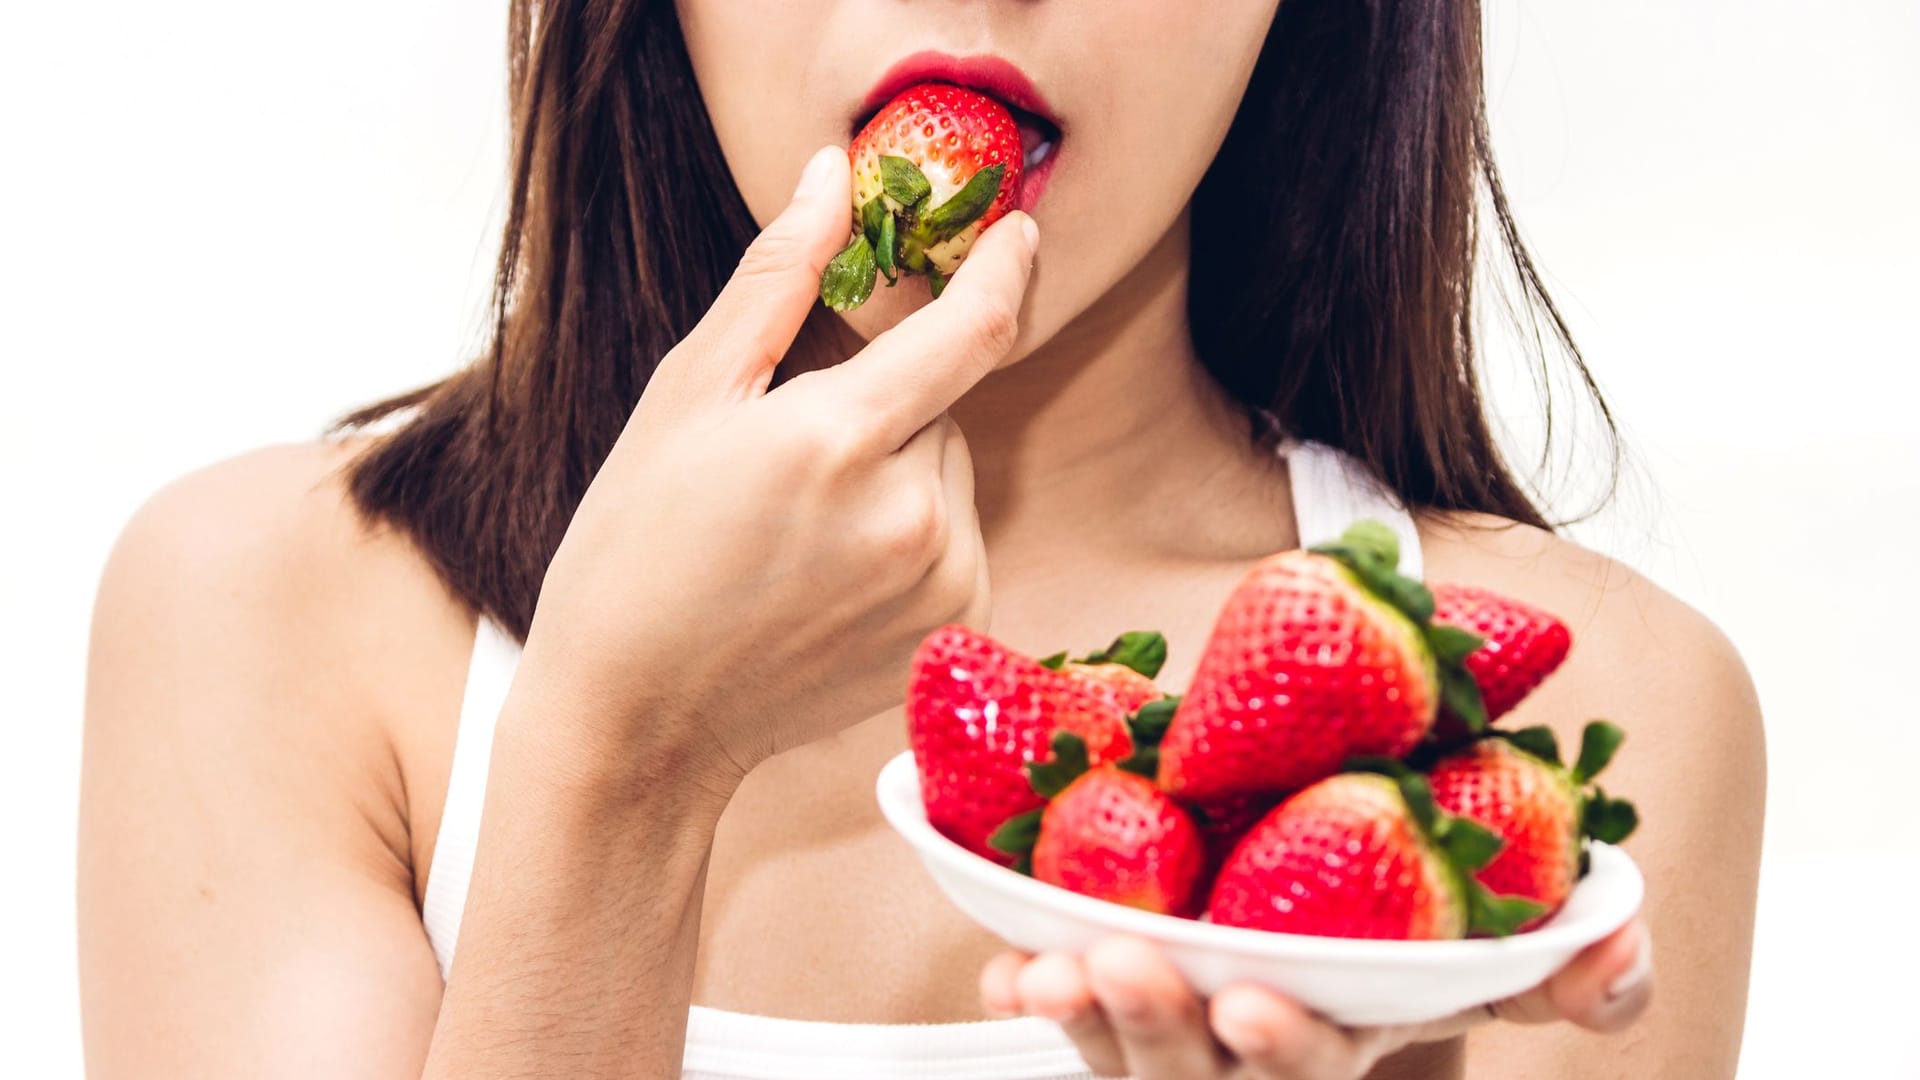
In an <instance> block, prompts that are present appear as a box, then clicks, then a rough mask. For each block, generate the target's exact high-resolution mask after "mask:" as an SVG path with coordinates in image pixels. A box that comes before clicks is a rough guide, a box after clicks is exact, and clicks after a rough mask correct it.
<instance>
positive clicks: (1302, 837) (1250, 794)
mask: <svg viewBox="0 0 1920 1080" xmlns="http://www.w3.org/2000/svg"><path fill="white" fill-rule="evenodd" d="M1398 561H1399V551H1398V544H1397V541H1396V540H1395V537H1394V535H1393V533H1392V531H1391V530H1389V529H1387V528H1386V527H1385V526H1383V525H1380V524H1378V523H1376V522H1361V523H1359V524H1357V525H1355V526H1354V527H1353V528H1351V529H1349V530H1348V531H1347V533H1346V535H1345V536H1343V537H1342V538H1341V539H1340V540H1339V541H1338V542H1337V543H1334V544H1329V545H1325V546H1322V547H1317V548H1314V549H1312V550H1308V551H1288V552H1282V553H1280V554H1277V555H1274V556H1271V557H1269V558H1267V559H1265V560H1263V561H1261V562H1260V563H1259V564H1258V565H1256V566H1255V567H1254V568H1253V570H1252V571H1250V572H1249V573H1248V574H1247V576H1246V578H1245V579H1244V580H1242V581H1241V582H1240V584H1239V586H1238V587H1237V588H1236V589H1235V590H1234V592H1233V594H1232V595H1231V596H1230V597H1229V598H1228V600H1227V603H1226V606H1225V608H1224V609H1223V610H1222V611H1221V613H1220V617H1219V619H1218V621H1217V622H1216V623H1215V625H1214V628H1213V633H1212V637H1211V638H1210V639H1209V640H1208V642H1207V646H1206V652H1205V653H1204V654H1203V655H1202V657H1201V659H1200V662H1199V666H1198V668H1197V670H1196V672H1195V674H1194V677H1193V681H1192V685H1191V686H1190V687H1189V689H1188V691H1187V693H1186V694H1185V695H1183V696H1178V697H1175V696H1169V695H1167V694H1165V693H1163V692H1162V691H1161V689H1160V688H1159V686H1157V685H1156V684H1155V683H1154V681H1153V676H1154V675H1156V674H1157V673H1158V672H1159V670H1160V667H1161V664H1162V663H1163V662H1164V661H1165V659H1166V653H1167V645H1166V641H1165V639H1164V638H1162V637H1161V635H1159V634H1157V633H1128V634H1123V635H1121V636H1120V638H1119V639H1118V640H1116V641H1115V642H1114V643H1113V644H1112V645H1110V646H1109V647H1108V648H1106V649H1105V650H1102V651H1100V652H1096V653H1093V654H1091V655H1088V656H1083V657H1080V658H1079V659H1073V660H1069V659H1068V658H1067V656H1066V654H1064V653H1062V654H1059V655H1055V656H1051V657H1047V658H1045V659H1033V658H1031V657H1027V656H1023V655H1021V654H1019V653H1017V652H1015V651H1013V650H1011V649H1009V648H1007V647H1006V646H1004V645H1002V644H1000V643H999V642H997V641H994V640H993V639H992V638H989V637H987V636H986V635H984V634H981V633H978V632H976V631H974V630H971V629H968V628H966V627H963V626H948V627H944V628H942V629H940V630H937V631H935V632H934V633H933V634H931V635H929V636H928V638H927V639H926V640H925V641H924V642H922V643H921V646H920V649H919V651H918V653H917V654H916V656H915V658H914V664H913V673H912V679H911V682H910V684H909V687H908V690H907V701H906V709H907V725H908V736H909V740H910V742H911V744H912V747H913V753H914V759H915V762H916V764H917V766H918V770H919V775H920V790H921V796H922V799H923V800H924V801H925V804H926V809H927V818H928V820H929V822H931V823H932V824H933V826H934V827H935V828H937V829H938V830H939V831H940V832H941V833H942V834H944V835H945V836H947V837H948V838H950V839H951V840H953V841H954V842H956V843H958V844H960V845H962V846H964V847H966V848H967V849H968V850H970V851H973V852H975V853H977V854H979V855H981V856H983V857H985V858H988V859H992V860H994V861H996V862H999V863H1000V864H1002V865H1004V866H1009V867H1012V868H1014V869H1015V870H1019V871H1021V872H1024V873H1030V874H1032V875H1033V876H1034V877H1035V878H1038V879H1039V880H1041V881H1045V882H1049V883H1051V884H1054V885H1058V886H1060V887H1062V888H1066V889H1071V890H1073V891H1074V892H1078V893H1083V894H1085V895H1088V896H1092V897H1097V898H1099V899H1103V900H1109V901H1112V902H1115V903H1120V904H1127V905H1129V906H1132V907H1137V908H1143V909H1146V910H1148V911H1155V912H1161V913H1164V914H1170V915H1178V916H1186V917H1205V918H1208V919H1210V920H1212V921H1213V922H1215V923H1220V924H1224V925H1231V926H1244V927H1253V928H1257V929H1262V930H1273V931H1282V932H1286V933H1294V934H1316V935H1322V936H1331V937H1352V938H1397V939H1432V938H1459V937H1465V936H1468V935H1492V936H1499V935H1505V934H1509V933H1513V932H1515V931H1517V930H1525V929H1529V928H1531V927H1533V926H1536V925H1538V924H1539V923H1540V922H1542V921H1544V920H1545V919H1547V918H1548V917H1550V916H1551V915H1552V914H1553V913H1554V912H1555V911H1556V910H1558V909H1559V907H1560V905H1561V904H1563V903H1564V902H1565V901H1566V899H1567V896H1568V895H1569V894H1570V893H1571V892H1572V891H1573V887H1574V884H1575V883H1576V882H1577V881H1578V879H1579V877H1580V876H1581V874H1583V873H1584V872H1585V842H1586V841H1587V840H1588V839H1594V840H1600V841H1603V842H1607V843H1618V842H1619V841H1621V840H1623V839H1625V838H1626V836H1627V834H1628V833H1630V832H1632V830H1633V828H1634V825H1635V824H1636V817H1635V814H1634V810H1633V807H1632V806H1631V805H1629V804H1627V803H1625V802H1622V801H1619V800H1616V799H1610V798H1608V797H1607V796H1606V794H1605V793H1604V792H1602V791H1601V790H1599V789H1598V788H1595V787H1592V786H1591V785H1590V781H1591V780H1592V779H1593V777H1594V776H1595V775H1596V774H1598V773H1599V772H1600V770H1601V769H1602V768H1604V767H1605V766H1606V764H1607V762H1608V760H1609V759H1610V758H1611V757H1612V756H1613V753H1614V751H1615V750H1616V749H1617V748H1618V747H1619V745H1620V742H1621V739H1622V734H1621V732H1620V729H1619V728H1617V727H1615V726H1614V725H1612V724H1609V723H1607V722H1605V721H1594V722H1593V723H1591V724H1589V725H1588V726H1587V728H1586V730H1585V733H1584V738H1583V739H1582V744H1581V747H1580V753H1579V757H1578V760H1577V762H1576V763H1575V764H1574V765H1573V766H1572V767H1571V768H1569V767H1567V766H1565V765H1562V764H1561V762H1560V755H1559V751H1558V749H1557V747H1556V746H1555V743H1554V737H1553V734H1552V732H1551V731H1549V730H1548V729H1546V728H1544V727H1534V728H1525V729H1521V730H1516V731H1501V730H1495V729H1493V728H1492V727H1491V726H1490V723H1491V721H1493V720H1497V719H1499V718H1500V717H1501V716H1502V715H1503V714H1505V713H1506V712H1507V711H1508V710H1510V709H1512V708H1513V707H1514V706H1515V705H1517V704H1518V703H1519V702H1520V700H1521V699H1522V698H1524V697H1525V696H1526V695H1527V694H1528V693H1530V692H1531V691H1532V690H1533V689H1534V687H1536V686H1537V685H1539V683H1540V681H1541V680H1543V679H1545V678H1546V677H1547V676H1548V675H1550V674H1551V673H1552V672H1553V671H1554V669H1555V668H1557V667H1558V666H1559V665H1560V663H1561V661H1562V660H1564V659H1565V658H1566V655H1567V652H1568V650H1569V648H1570V647H1571V645H1572V636H1571V635H1570V634H1569V633H1568V631H1567V628H1566V626H1565V625H1564V624H1562V623H1561V622H1560V621H1559V620H1558V619H1555V618H1554V617H1553V616H1551V615H1549V614H1547V613H1545V612H1542V611H1539V610H1537V609H1535V608H1532V607H1530V606H1528V605H1526V604H1523V603H1520V602H1518V601H1515V600H1511V599H1508V598H1506V597H1503V596H1500V595H1497V594H1495V593H1493V592H1491V591H1489V590H1486V589H1480V588H1471V587H1462V586H1448V585H1436V586H1435V587H1434V588H1433V589H1431V590H1429V589H1428V588H1427V587H1426V586H1425V585H1423V584H1421V583H1420V582H1418V581H1415V580H1413V579H1411V578H1408V577H1405V576H1403V575H1401V574H1400V573H1399V572H1398V570H1397V564H1398Z"/></svg>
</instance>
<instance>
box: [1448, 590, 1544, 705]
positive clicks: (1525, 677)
mask: <svg viewBox="0 0 1920 1080" xmlns="http://www.w3.org/2000/svg"><path fill="white" fill-rule="evenodd" d="M1433 621H1434V622H1436V623H1445V624H1446V625H1448V626H1457V627H1459V628H1460V629H1462V630H1468V631H1471V632H1473V633H1475V634H1478V635H1480V636H1481V637H1482V638H1485V639H1486V642H1485V644H1483V645H1481V646H1480V647H1479V648H1478V649H1475V650H1474V651H1473V652H1471V653H1469V654H1468V655H1467V659H1466V661H1465V663H1466V665H1467V671H1468V672H1469V673H1471V674H1472V675H1473V680H1474V682H1477V683H1479V684H1480V696H1481V697H1482V698H1483V699H1485V701H1486V705H1487V719H1488V720H1498V719H1499V718H1500V717H1501V716H1503V715H1505V714H1506V712H1507V711H1508V710H1509V709H1512V708H1513V707H1514V706H1515V705H1518V704H1520V699H1521V698H1524V697H1526V696H1527V695H1528V694H1530V693H1532V692H1533V688H1534V687H1536V686H1539V685H1540V682H1541V680H1543V679H1545V678H1546V677H1547V676H1549V675H1551V674H1553V672H1554V669H1555V668H1558V667H1559V666H1560V662H1561V661H1562V660H1565V659H1566V658H1567V650H1569V649H1571V648H1572V647H1573V635H1572V634H1571V633H1569V632H1568V630H1567V625H1566V624H1565V623H1563V622H1561V621H1560V620H1559V619H1556V618H1554V617H1553V616H1552V615H1549V614H1548V613H1546V612H1544V611H1541V610H1540V609H1539V608H1536V607H1533V606H1531V605H1528V604H1523V603H1521V602H1520V601H1518V600H1513V599H1510V598H1508V597H1505V596H1501V595H1500V594H1499V593H1497V592H1494V591H1493V590H1491V589H1481V588H1476V587H1474V586H1471V585H1435V586H1433Z"/></svg>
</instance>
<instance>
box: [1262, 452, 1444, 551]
mask: <svg viewBox="0 0 1920 1080" xmlns="http://www.w3.org/2000/svg"><path fill="white" fill-rule="evenodd" d="M1280 453H1281V454H1282V455H1283V456H1285V458H1286V459H1287V478H1288V480H1289V482H1290V483H1291V484H1292V485H1293V518H1294V522H1295V523H1296V525H1297V526H1298V528H1299V530H1300V546H1301V547H1312V546H1313V545H1315V544H1324V543H1327V542H1328V541H1332V540H1337V539H1339V538H1340V534H1341V533H1343V532H1346V531H1347V526H1349V525H1351V524H1353V523H1354V522H1356V521H1360V520H1363V519H1366V518H1372V519H1374V520H1375V521H1378V522H1380V523H1381V524H1382V525H1385V526H1386V527H1388V528H1390V529H1392V530H1393V532H1394V535H1395V536H1397V537H1399V538H1400V572H1401V573H1403V574H1405V575H1407V576H1408V577H1413V578H1417V577H1421V576H1422V574H1421V559H1420V533H1419V530H1417V529H1415V528H1414V524H1413V515H1412V514H1410V513H1408V512H1407V508H1406V507H1405V506H1404V505H1402V504H1401V502H1400V500H1399V499H1398V498H1397V497H1395V496H1394V494H1393V493H1392V492H1390V491H1388V490H1387V488H1386V485H1384V484H1382V483H1381V482H1380V481H1379V480H1376V479H1375V478H1374V477H1373V475H1372V474H1371V473H1369V472H1367V470H1366V468H1365V467H1364V466H1362V465H1361V464H1360V463H1359V462H1358V461H1356V460H1354V459H1353V458H1352V457H1350V456H1349V455H1347V454H1345V453H1343V452H1341V451H1339V450H1336V449H1334V448H1333V447H1331V446H1328V445H1327V444H1326V443H1318V442H1311V441H1308V440H1304V439H1288V440H1286V441H1285V442H1283V443H1281V445H1280Z"/></svg>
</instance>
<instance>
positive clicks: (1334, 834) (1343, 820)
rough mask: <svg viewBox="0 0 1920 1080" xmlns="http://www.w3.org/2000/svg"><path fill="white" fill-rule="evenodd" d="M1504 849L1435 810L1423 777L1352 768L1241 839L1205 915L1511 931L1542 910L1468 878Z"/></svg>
mask: <svg viewBox="0 0 1920 1080" xmlns="http://www.w3.org/2000/svg"><path fill="white" fill-rule="evenodd" d="M1498 846H1499V843H1498V841H1497V840H1495V839H1494V838H1493V837H1492V836H1490V835H1489V834H1488V833H1487V831H1486V830H1485V829H1482V828H1480V827H1478V826H1476V825H1474V824H1472V823H1471V822H1465V821H1461V820H1459V819H1457V818H1450V817H1447V816H1445V815H1441V814H1437V813H1435V812H1434V808H1433V799H1432V796H1431V795H1430V794H1429V793H1428V792H1427V789H1426V784H1425V782H1424V781H1423V780H1422V779H1421V778H1420V777H1418V776H1416V775H1412V774H1403V775H1401V776H1398V777H1391V778H1390V777H1387V776H1378V775H1374V774H1371V773H1343V774H1340V775H1338V776H1333V777H1329V778H1328V779H1325V780H1322V781H1320V782H1319V783H1317V784H1314V785H1313V786H1312V787H1309V788H1307V789H1306V790H1305V791H1302V792H1300V793H1299V794H1297V795H1294V796H1293V797H1292V798H1290V799H1288V800H1287V801H1286V802H1284V803H1281V804H1280V805H1279V806H1278V807H1277V808H1275V809H1274V810H1273V812H1271V813H1269V814H1268V815H1267V816H1266V817H1265V818H1263V819H1261V821H1260V823H1259V824H1257V825H1255V826H1254V827H1253V829H1252V831H1250V832H1248V833H1247V835H1246V836H1245V837H1244V838H1242V839H1241V841H1240V844H1239V846H1237V847H1235V848H1234V849H1233V854H1231V855H1230V856H1228V857H1227V862H1226V865H1224V866H1222V867H1221V868H1220V873H1219V876H1218V877H1216V878H1215V879H1214V884H1213V896H1212V898H1211V899H1210V901H1209V902H1208V905H1207V911H1208V914H1209V915H1210V916H1211V917H1212V919H1213V921H1214V922H1216V923H1219V924H1221V925H1224V926H1245V927H1251V928H1253V929H1257V930H1273V931H1279V932H1282V933H1289V934H1313V935H1318V936H1321V937H1347V938H1393V939H1423V940H1424V939H1433V938H1457V937H1463V936H1465V935H1466V933H1467V932H1468V931H1469V930H1470V929H1471V930H1476V931H1482V932H1487V933H1507V932H1511V930H1512V929H1513V928H1514V927H1515V926H1516V925H1518V924H1519V923H1520V922H1521V921H1523V920H1525V919H1527V918H1529V917H1531V916H1533V915H1534V914H1536V913H1537V912H1538V911H1539V908H1538V907H1537V906H1536V905H1533V904H1528V903H1525V902H1516V901H1506V900H1501V899H1497V898H1494V897H1491V896H1489V895H1488V894H1487V893H1486V891H1485V890H1484V889H1481V888H1480V887H1478V886H1477V885H1474V884H1472V883H1471V882H1469V881H1468V879H1467V878H1466V876H1465V871H1466V870H1467V869H1469V868H1471V867H1473V866H1477V865H1480V864H1481V863H1484V862H1485V861H1486V859H1487V858H1488V857H1490V856H1491V855H1492V854H1493V852H1494V851H1495V850H1496V849H1497V848H1498Z"/></svg>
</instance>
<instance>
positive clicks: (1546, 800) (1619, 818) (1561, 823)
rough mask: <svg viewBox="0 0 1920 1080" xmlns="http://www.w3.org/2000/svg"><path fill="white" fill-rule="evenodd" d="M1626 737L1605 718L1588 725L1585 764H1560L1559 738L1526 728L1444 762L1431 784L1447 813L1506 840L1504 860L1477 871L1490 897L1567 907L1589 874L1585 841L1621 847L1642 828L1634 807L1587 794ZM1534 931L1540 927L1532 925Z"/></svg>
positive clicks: (1549, 910)
mask: <svg viewBox="0 0 1920 1080" xmlns="http://www.w3.org/2000/svg"><path fill="white" fill-rule="evenodd" d="M1624 737H1625V736H1624V735H1623V734H1622V733H1621V731H1620V729H1619V728H1617V727H1615V726H1613V725H1612V724H1609V723H1607V722H1606V721H1604V720H1596V721H1594V722H1593V723H1591V724H1588V725H1587V730H1586V734H1585V737H1584V738H1583V739H1582V740H1581V746H1580V761H1579V763H1578V764H1576V765H1575V766H1574V767H1573V768H1572V769H1568V768H1566V767H1565V766H1563V765H1561V764H1560V752H1559V748H1558V747H1557V746H1555V744H1554V738H1553V732H1551V731H1549V730H1547V729H1546V728H1543V727H1542V728H1526V729H1523V730H1521V731H1516V732H1513V733H1512V734H1510V735H1501V736H1494V737H1490V738H1486V739H1481V740H1479V741H1478V742H1475V743H1473V744H1472V745H1471V746H1468V747H1467V748H1466V749H1464V750H1461V751H1458V752H1457V753H1454V754H1451V755H1449V756H1447V757H1445V758H1442V759H1441V760H1440V762H1439V763H1438V764H1437V765H1435V766H1434V768H1433V772H1432V775H1431V776H1430V777H1429V778H1428V782H1429V783H1430V784H1431V785H1432V786H1433V798H1434V802H1435V803H1437V804H1438V805H1439V807H1440V809H1442V810H1445V811H1446V812H1447V813H1449V814H1455V815H1458V816H1460V817H1463V818H1468V819H1470V820H1473V821H1476V822H1478V823H1479V824H1481V825H1483V826H1485V827H1486V828H1487V829H1488V830H1489V831H1491V832H1492V833H1493V834H1494V835H1496V836H1498V837H1500V839H1501V840H1503V841H1505V844H1506V846H1505V847H1503V848H1501V850H1500V854H1498V855H1496V856H1494V859H1493V861H1492V862H1490V863H1488V864H1487V865H1486V866H1484V867H1481V868H1480V869H1479V870H1478V871H1477V872H1475V874H1474V877H1475V878H1476V879H1477V880H1478V881H1479V882H1480V883H1481V884H1482V885H1485V886H1486V887H1487V888H1488V889H1489V890H1490V891H1492V892H1495V893H1498V894H1500V895H1502V896H1518V897H1524V898H1525V899H1528V900H1533V901H1536V902H1538V903H1539V904H1540V905H1541V906H1542V907H1543V908H1545V911H1544V912H1543V913H1542V914H1541V915H1540V917H1539V918H1538V919H1536V920H1534V923H1538V922H1541V921H1544V920H1545V919H1546V917H1547V916H1548V915H1551V914H1552V913H1553V912H1555V911H1558V910H1559V909H1560V905H1561V904H1563V903H1565V902H1566V899H1567V896H1568V895H1569V894H1571V893H1572V892H1573V886H1574V882H1575V881H1577V880H1578V879H1579V877H1580V874H1581V872H1582V841H1583V840H1584V839H1586V838H1588V837H1592V838H1594V839H1597V840H1603V841H1605V842H1607V843H1613V844H1617V843H1619V842H1620V841H1622V840H1624V839H1626V838H1627V836H1628V834H1630V833H1631V832H1633V829H1634V826H1635V825H1636V824H1638V816H1637V815H1636V814H1635V812H1634V809H1633V806H1632V804H1631V803H1626V802H1622V801H1620V800H1617V799H1609V798H1607V796H1606V793H1605V792H1603V791H1601V790H1600V789H1598V788H1594V789H1593V790H1592V791H1591V792H1588V791H1586V790H1584V789H1585V788H1586V785H1587V782H1588V781H1589V780H1591V779H1592V778H1593V777H1594V776H1595V775H1596V774H1597V773H1599V772H1600V770H1601V769H1603V768H1605V767H1606V765H1607V762H1608V761H1610V760H1612V758H1613V753H1614V751H1615V750H1617V749H1619V746H1620V741H1621V740H1622V739H1623V738H1624ZM1529 925H1533V924H1532V923H1530V924H1529Z"/></svg>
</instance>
